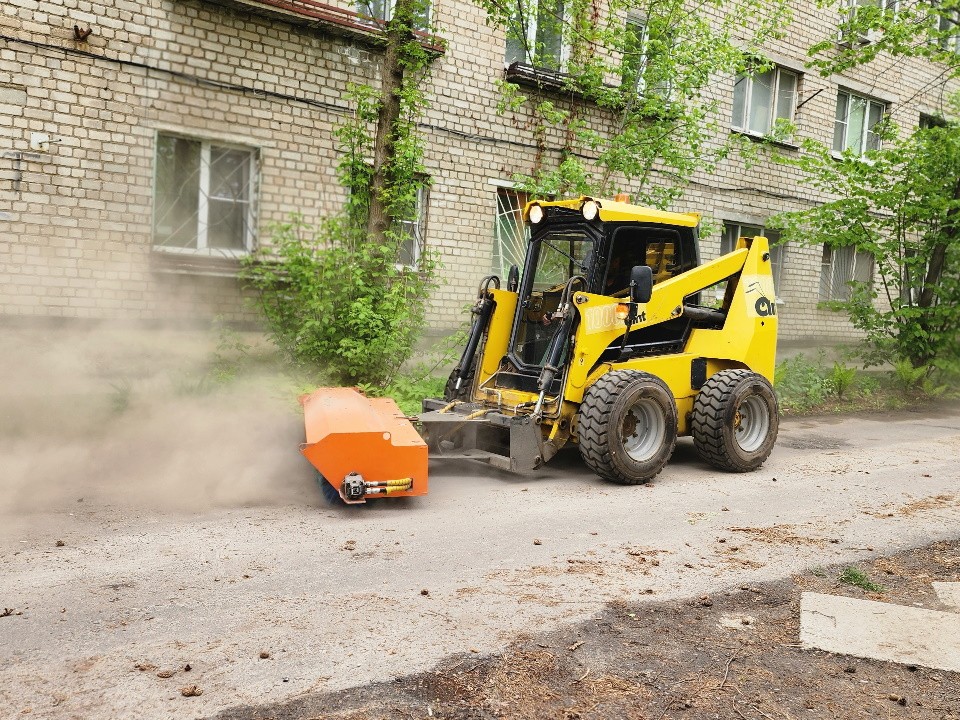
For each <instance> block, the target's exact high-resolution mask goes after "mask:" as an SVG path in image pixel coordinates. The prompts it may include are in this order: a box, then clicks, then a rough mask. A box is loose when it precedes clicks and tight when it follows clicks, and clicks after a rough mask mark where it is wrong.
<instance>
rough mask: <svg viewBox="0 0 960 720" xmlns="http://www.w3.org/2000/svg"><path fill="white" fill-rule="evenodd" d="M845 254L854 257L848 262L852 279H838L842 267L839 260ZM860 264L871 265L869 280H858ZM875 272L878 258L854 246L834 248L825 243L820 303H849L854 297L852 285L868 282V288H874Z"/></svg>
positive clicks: (821, 264) (821, 269) (821, 262)
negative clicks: (850, 254) (852, 296)
mask: <svg viewBox="0 0 960 720" xmlns="http://www.w3.org/2000/svg"><path fill="white" fill-rule="evenodd" d="M845 253H852V255H853V257H852V258H850V259H848V261H847V266H848V267H849V268H850V273H849V275H850V277H844V278H840V279H838V278H837V272H838V269H839V268H840V267H841V264H840V263H839V262H838V258H839V257H840V256H841V255H842V254H845ZM860 262H868V263H869V271H868V278H867V280H858V279H857V274H858V267H859V263H860ZM875 272H876V258H874V257H873V255H871V254H870V253H868V252H865V251H863V250H858V249H857V248H856V247H855V246H853V245H844V246H843V247H832V246H830V245H827V244H826V243H824V245H823V249H822V251H821V256H820V290H819V299H820V302H848V301H849V300H850V297H851V295H852V287H851V283H854V282H866V283H867V285H868V286H871V287H872V286H873V276H874V274H875Z"/></svg>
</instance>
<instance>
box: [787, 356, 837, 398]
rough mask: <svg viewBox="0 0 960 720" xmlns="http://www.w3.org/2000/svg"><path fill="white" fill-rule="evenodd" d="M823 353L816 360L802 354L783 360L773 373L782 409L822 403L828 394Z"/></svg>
mask: <svg viewBox="0 0 960 720" xmlns="http://www.w3.org/2000/svg"><path fill="white" fill-rule="evenodd" d="M825 372H826V370H825V368H824V366H823V353H821V354H820V356H819V359H818V361H817V362H813V361H811V360H808V359H807V358H806V357H805V356H804V355H797V356H796V357H792V358H788V359H787V360H783V361H782V362H780V363H779V364H778V365H777V368H776V372H775V373H774V387H775V388H776V391H777V396H778V397H779V399H780V404H781V406H782V407H783V408H784V409H789V410H799V411H803V410H809V409H810V408H813V407H816V406H818V405H820V404H822V403H823V401H824V400H825V399H826V398H827V395H828V394H829V387H828V384H827V381H826V380H825V378H824V375H825Z"/></svg>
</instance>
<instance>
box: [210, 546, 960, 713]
mask: <svg viewBox="0 0 960 720" xmlns="http://www.w3.org/2000/svg"><path fill="white" fill-rule="evenodd" d="M770 540H771V541H774V542H775V541H777V539H776V538H770ZM647 561H648V562H649V561H652V560H651V559H648V560H647ZM844 567H847V566H833V567H826V568H814V569H812V570H811V571H810V572H809V573H807V574H804V575H801V576H797V577H794V578H792V579H790V580H787V581H782V582H777V583H767V584H756V585H744V586H741V587H739V588H733V589H730V590H727V591H722V592H718V593H716V594H714V595H711V596H701V597H699V598H694V599H691V600H686V601H680V602H670V603H614V604H611V605H608V606H607V607H606V608H605V610H604V611H603V612H601V613H600V614H598V615H596V616H595V617H593V618H592V619H590V620H589V621H587V622H584V623H581V624H578V625H573V626H570V627H568V628H565V629H564V630H562V631H559V632H556V633H552V634H546V635H533V634H531V635H528V636H525V637H521V638H519V639H518V640H517V641H516V642H515V643H513V644H512V645H511V646H510V647H509V648H508V649H507V651H506V652H504V653H502V654H498V655H494V656H491V657H481V656H479V655H478V654H471V653H466V654H464V655H461V656H459V657H454V658H451V659H450V660H449V661H448V662H446V663H444V664H443V665H442V666H441V667H439V668H437V669H435V670H434V671H432V672H428V673H424V674H420V675H413V676H409V677H397V678H396V679H395V681H394V682H392V683H384V684H378V685H370V686H366V687H361V688H356V689H351V690H347V691H343V692H339V693H333V694H315V695H305V696H301V697H298V698H296V699H294V700H292V701H288V702H285V703H282V704H277V705H271V706H259V707H249V706H248V707H238V708H234V709H231V710H228V711H225V712H223V713H221V714H219V715H217V716H216V718H217V720H267V719H268V718H269V719H270V720H293V719H297V720H306V719H307V718H311V719H313V718H317V719H319V718H337V719H339V720H374V719H381V718H382V719H384V720H386V719H388V718H389V719H390V720H409V719H410V718H431V717H432V718H442V719H447V720H474V719H476V720H486V719H488V718H503V719H504V720H511V719H517V720H519V719H521V718H522V719H524V720H527V719H533V718H544V719H546V718H550V719H558V720H587V719H589V718H636V719H638V720H639V719H643V720H665V719H666V718H740V719H741V720H773V719H777V720H781V719H785V720H790V719H791V718H797V719H800V718H824V719H827V718H830V719H835V720H855V719H859V718H917V719H920V718H923V719H927V718H929V719H930V720H946V719H947V718H960V675H958V674H956V673H950V672H943V671H939V670H930V669H927V668H923V667H915V666H906V665H898V664H894V663H886V662H880V661H875V660H867V659H860V658H854V657H848V656H840V655H833V654H830V653H826V652H822V651H819V650H806V649H803V648H802V647H801V646H800V644H799V640H798V632H799V605H800V594H801V593H802V592H804V591H816V592H824V593H832V594H838V595H849V596H853V597H862V598H868V599H872V600H878V601H882V602H889V603H896V604H901V605H918V606H922V607H927V608H934V609H938V608H940V605H939V603H938V600H937V598H936V596H935V595H934V594H933V591H932V589H931V585H930V583H931V582H934V581H941V582H943V581H945V582H950V581H957V580H960V541H953V542H941V543H936V544H933V545H929V546H927V547H922V548H916V549H912V550H908V551H905V552H902V553H899V554H896V555H892V556H889V557H884V558H879V559H876V560H873V561H871V562H861V563H857V564H856V567H858V568H860V569H861V570H863V571H864V572H865V573H866V574H867V575H868V576H869V577H870V578H871V580H873V581H874V582H876V583H878V584H879V585H881V586H882V587H883V588H884V590H883V592H868V591H865V590H862V589H860V588H859V587H856V586H853V585H847V584H843V583H840V582H839V580H838V577H839V574H840V572H841V570H843V569H844Z"/></svg>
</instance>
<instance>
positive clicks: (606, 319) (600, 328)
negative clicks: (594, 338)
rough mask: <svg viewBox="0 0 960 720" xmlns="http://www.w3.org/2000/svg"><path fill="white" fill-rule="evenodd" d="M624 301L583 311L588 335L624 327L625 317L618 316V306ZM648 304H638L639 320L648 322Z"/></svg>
mask: <svg viewBox="0 0 960 720" xmlns="http://www.w3.org/2000/svg"><path fill="white" fill-rule="evenodd" d="M622 304H623V303H611V304H609V305H598V306H597V307H592V308H587V309H586V310H585V311H584V313H583V321H584V325H585V326H586V332H587V334H588V335H592V334H593V333H600V332H607V331H608V330H616V329H618V328H622V327H623V321H624V319H623V318H622V317H617V308H618V307H619V306H620V305H622ZM646 307H647V306H646V305H637V322H646V320H647V311H646Z"/></svg>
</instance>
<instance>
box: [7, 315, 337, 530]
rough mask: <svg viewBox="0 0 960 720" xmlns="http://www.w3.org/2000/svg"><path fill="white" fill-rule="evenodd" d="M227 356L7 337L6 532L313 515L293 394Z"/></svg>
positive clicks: (94, 333)
mask: <svg viewBox="0 0 960 720" xmlns="http://www.w3.org/2000/svg"><path fill="white" fill-rule="evenodd" d="M251 337H253V336H251ZM257 339H258V338H256V337H254V339H253V341H252V342H254V343H255V342H256V341H257ZM236 344H237V343H236V342H234V343H233V345H236ZM217 345H218V341H217V337H216V336H215V335H214V334H211V333H210V332H200V331H182V330H143V329H129V328H122V327H116V326H114V327H109V326H105V325H100V326H98V327H96V328H93V329H88V330H85V331H79V330H76V329H69V330H65V329H45V330H37V329H30V330H26V329H21V328H9V327H0V525H3V524H5V522H6V521H10V522H12V521H13V519H14V518H18V519H20V520H21V521H22V519H23V516H24V515H25V514H30V513H40V512H63V511H66V510H68V509H70V510H73V509H80V508H82V509H83V510H84V511H85V512H88V511H91V510H93V509H94V508H96V507H115V508H119V509H124V508H128V509H133V510H158V511H168V510H169V511H179V512H192V511H199V510H205V509H209V508H212V507H242V506H251V505H278V504H289V503H299V504H311V505H312V504H316V503H317V502H318V498H317V492H316V485H315V483H314V479H313V474H312V470H311V468H310V466H309V464H308V463H307V461H306V460H305V459H304V458H303V457H302V456H301V455H300V453H299V452H298V446H299V443H300V442H302V441H303V425H302V419H301V416H300V410H299V406H298V405H297V403H296V388H294V387H293V384H292V382H291V381H289V380H286V379H285V378H283V377H282V376H281V374H279V373H277V372H275V371H271V370H262V369H261V370H260V371H257V370H256V369H254V370H250V369H249V368H241V365H240V364H239V363H237V364H234V361H235V360H236V359H237V358H230V357H227V356H226V355H225V354H224V352H223V348H220V349H218V348H217ZM221 345H222V339H221ZM233 352H234V353H236V348H235V347H234V348H233ZM240 355H243V356H244V358H245V359H247V360H248V359H249V355H248V353H246V352H242V351H241V352H240ZM211 358H215V359H216V363H218V364H215V363H214V362H213V360H211ZM246 365H250V363H249V362H247V363H246ZM255 365H256V364H255V363H254V366H255ZM80 503H82V505H81V504H80Z"/></svg>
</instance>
